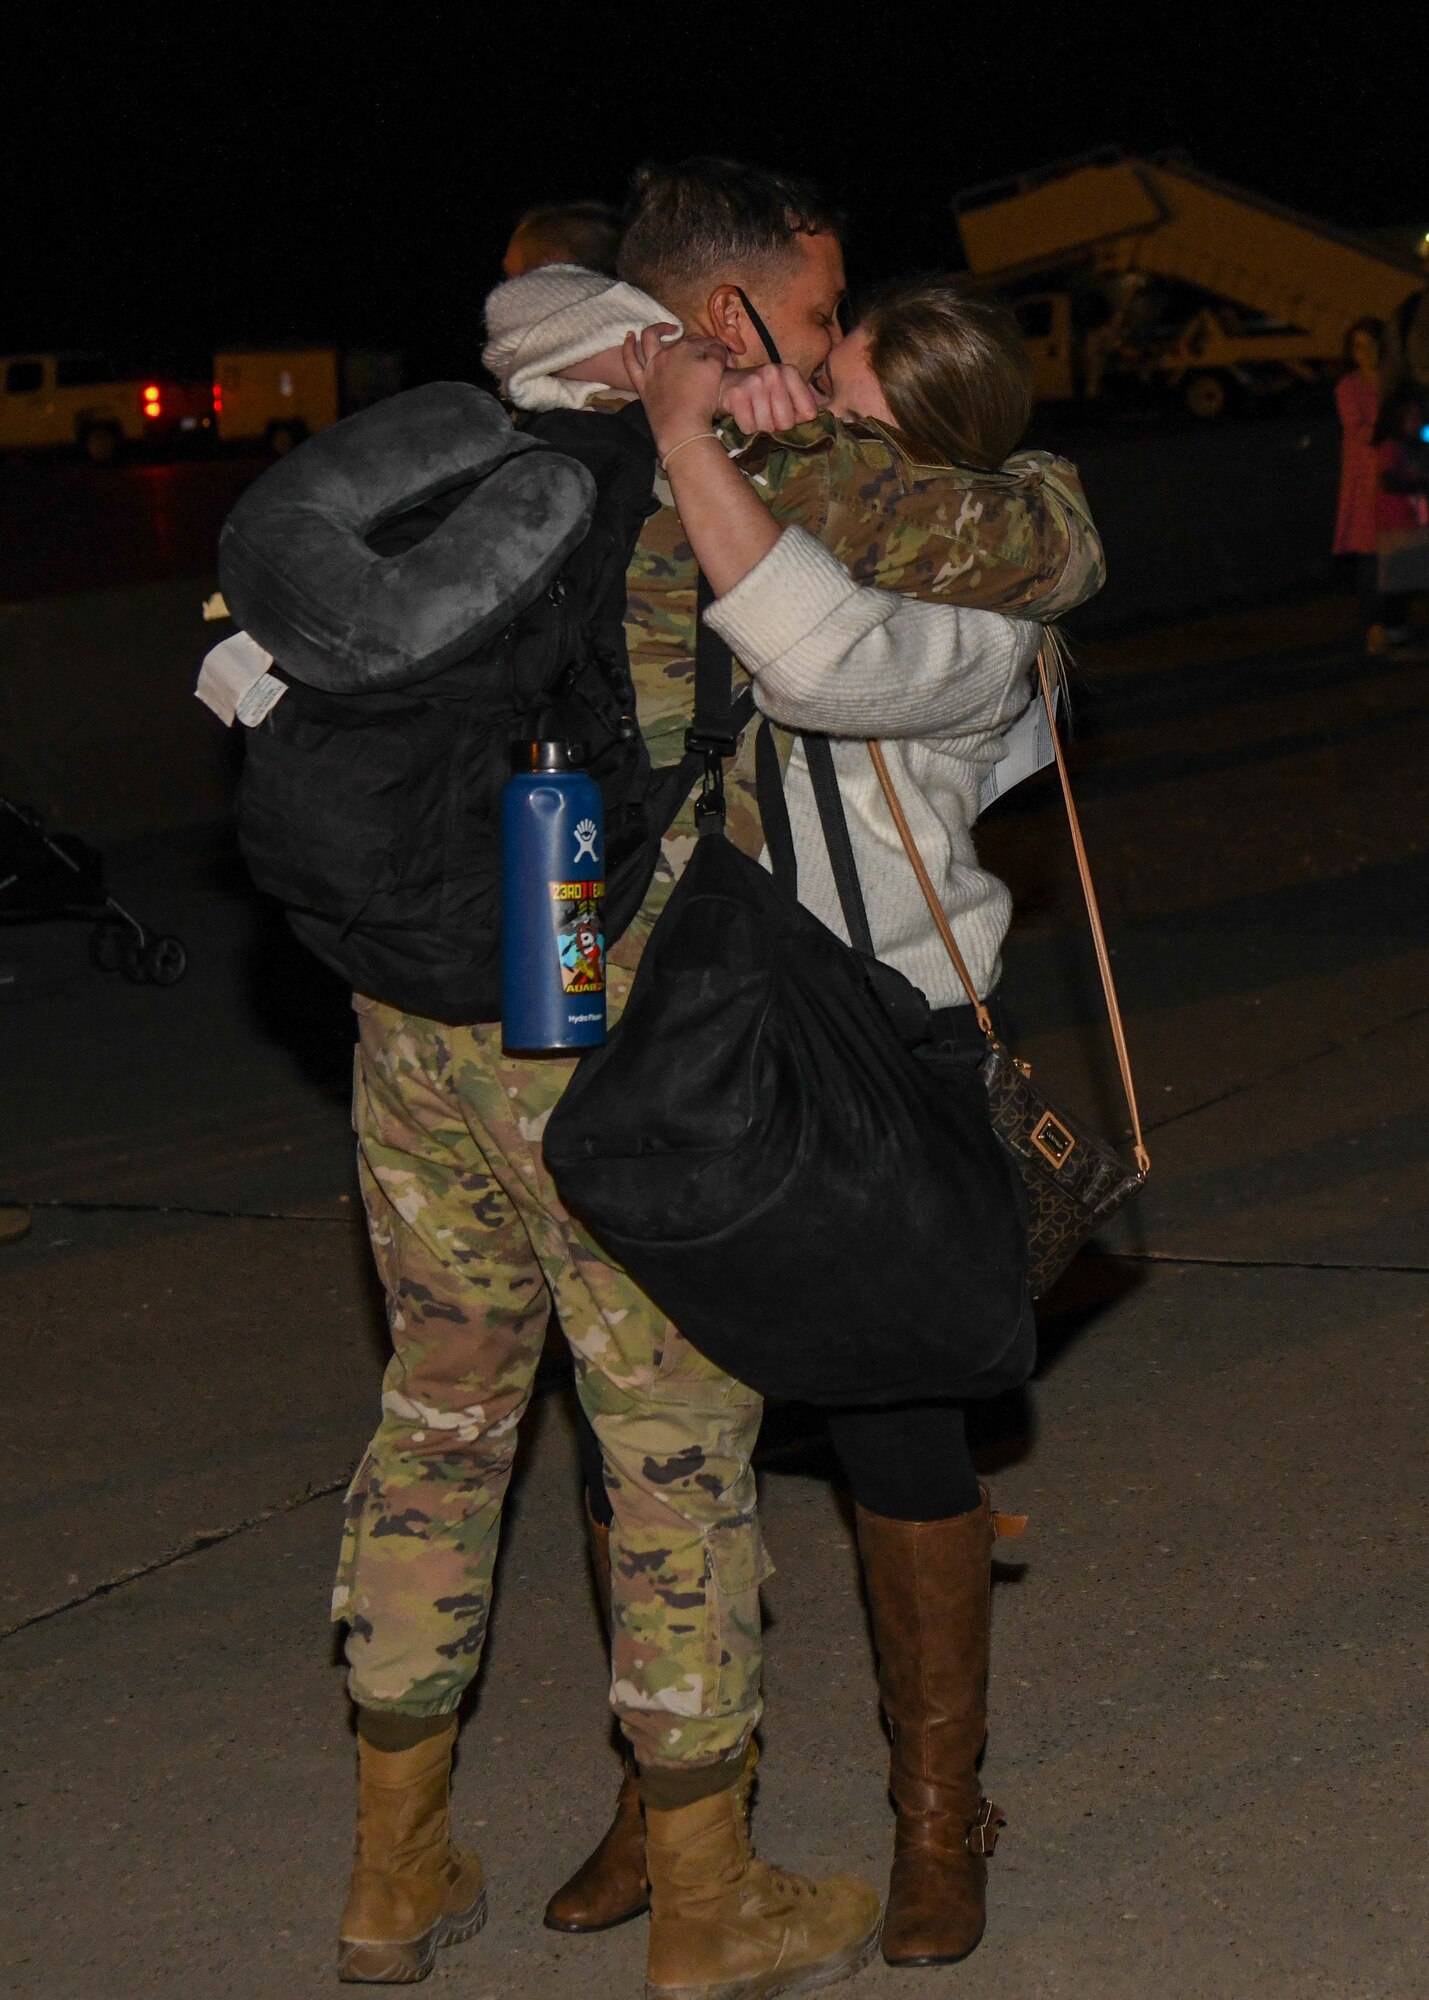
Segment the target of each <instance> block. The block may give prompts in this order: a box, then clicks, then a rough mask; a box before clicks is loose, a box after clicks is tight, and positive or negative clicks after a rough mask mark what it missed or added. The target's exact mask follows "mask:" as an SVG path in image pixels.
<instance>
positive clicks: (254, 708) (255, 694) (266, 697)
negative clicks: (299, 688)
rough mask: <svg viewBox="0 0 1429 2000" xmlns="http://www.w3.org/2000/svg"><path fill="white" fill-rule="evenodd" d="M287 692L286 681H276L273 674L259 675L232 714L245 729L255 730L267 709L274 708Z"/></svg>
mask: <svg viewBox="0 0 1429 2000" xmlns="http://www.w3.org/2000/svg"><path fill="white" fill-rule="evenodd" d="M287 692H288V683H287V682H286V681H280V680H278V679H277V678H276V677H275V676H274V675H273V674H260V675H259V676H258V678H257V680H256V681H254V683H253V685H252V687H251V688H249V690H248V692H247V694H246V695H244V697H243V699H242V701H240V702H239V704H238V706H237V708H236V709H235V710H234V714H235V715H236V716H237V717H238V720H239V721H240V722H241V723H242V724H243V726H244V728H245V729H256V728H257V727H258V725H259V723H260V722H261V721H262V720H263V718H264V716H265V715H266V714H267V713H268V711H269V709H270V708H276V707H277V705H278V703H279V702H280V701H281V700H282V699H283V696H284V695H285V694H286V693H287Z"/></svg>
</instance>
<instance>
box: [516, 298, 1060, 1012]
mask: <svg viewBox="0 0 1429 2000" xmlns="http://www.w3.org/2000/svg"><path fill="white" fill-rule="evenodd" d="M531 275H532V276H533V277H534V276H535V275H537V274H535V273H532V274H531ZM528 282H529V281H528V279H525V278H513V279H511V280H510V281H509V282H508V283H507V284H506V285H504V286H502V287H501V288H500V293H501V300H500V304H501V309H502V315H503V319H502V324H503V328H508V327H510V326H512V325H513V324H514V323H516V322H518V321H519V320H520V318H521V312H520V306H521V293H520V288H521V287H522V286H525V285H527V284H528ZM624 289H625V288H621V287H616V286H615V285H613V284H612V287H611V297H610V299H609V302H608V305H609V310H608V311H604V310H602V301H601V299H600V298H593V299H588V300H583V301H582V304H581V313H580V326H579V329H578V336H579V337H578V338H577V339H576V340H575V341H574V342H573V341H572V340H571V339H570V338H569V331H570V329H569V324H568V325H567V326H566V327H563V328H562V330H561V331H562V338H561V339H560V340H559V341H552V342H551V353H550V355H549V356H548V357H546V367H547V369H548V371H550V372H551V373H552V374H554V372H555V371H556V370H558V369H560V368H569V367H571V366H572V365H573V364H574V363H575V362H577V361H581V360H588V359H590V358H591V357H592V356H594V355H596V354H600V353H603V352H604V351H605V350H606V349H607V348H609V347H612V346H617V345H618V344H619V342H620V341H621V340H622V339H623V338H624V335H625V333H626V331H627V329H628V328H629V326H630V321H631V313H630V301H629V299H628V298H627V297H626V296H625V295H624ZM540 303H542V302H538V301H535V300H534V297H533V311H532V320H533V324H532V326H531V328H530V330H529V331H528V332H526V333H524V334H522V335H521V336H520V352H521V380H520V383H519V384H518V383H517V382H515V381H510V380H509V381H508V382H507V384H506V386H507V389H508V393H511V392H512V391H516V393H514V394H512V400H513V401H514V402H517V403H518V404H519V405H520V406H521V407H523V408H532V409H541V408H550V407H551V406H552V403H553V401H555V400H556V399H557V397H558V392H555V391H553V390H552V388H551V386H550V385H549V384H547V383H544V382H543V377H542V367H541V364H542V357H543V353H544V347H543V334H542V331H541V327H540V324H539V321H540V319H541V316H542V314H541V312H540V311H539V310H536V309H535V307H536V306H537V305H539V304H540ZM651 311H652V321H651V323H653V316H655V315H658V314H659V312H660V309H659V308H658V306H656V305H655V304H654V302H653V301H652V302H651ZM663 316H665V317H671V316H670V315H663ZM573 349H578V350H579V351H573ZM705 615H706V617H707V618H708V619H709V622H710V624H711V625H712V626H713V627H714V629H715V630H716V631H717V632H718V633H719V634H720V635H721V637H722V638H724V639H725V640H726V641H727V642H728V643H729V645H730V646H731V647H732V648H733V650H734V652H735V653H736V654H737V655H738V657H739V660H740V662H741V663H742V665H744V666H745V667H746V668H747V669H748V671H749V673H750V674H751V675H752V676H753V679H754V683H755V699H756V700H757V702H758V704H759V706H760V708H761V709H762V710H763V711H764V713H765V714H766V715H769V716H771V717H772V718H773V719H774V720H775V721H776V722H779V723H783V724H785V725H786V726H788V727H789V728H791V729H808V730H819V731H822V732H826V733H827V734H828V735H830V736H832V737H835V738H843V739H847V740H844V741H839V742H836V743H835V744H834V762H835V765H836V768H837V770H838V776H839V790H840V793H841V794H842V797H843V801H844V809H845V812H846V814H847V817H848V823H849V836H850V839H851V841H852V844H853V852H854V859H855V861H856V863H857V865H858V874H859V882H860V886H861V887H862V890H863V897H864V902H865V904H866V905H867V908H868V919H869V928H870V929H871V931H872V933H873V941H874V947H875V949H876V951H877V952H878V955H879V957H880V958H882V959H885V960H887V962H888V963H889V964H891V965H894V966H896V967H897V969H898V970H899V971H900V972H902V973H903V974H904V975H905V976H906V977H907V978H909V979H911V980H912V981H913V983H914V984H915V985H916V986H919V987H921V988H922V990H923V992H924V993H926V994H927V996H928V998H929V1000H930V1001H931V1002H932V1004H933V1005H934V1006H935V1007H949V1006H958V1005H960V1004H962V1003H963V1002H964V1001H965V1000H966V997H967V996H966V994H965V993H964V992H963V989H962V986H961V983H960V982H959V979H958V976H957V973H956V972H955V971H954V969H953V966H952V963H951V961H950V960H949V958H948V955H947V952H946V950H945V949H944V946H943V943H942V940H941V938H940V937H939V936H938V932H937V928H936V926H935V925H934V923H933V920H932V918H931V917H930V916H929V914H928V910H927V906H926V905H925V903H924V901H923V896H922V891H921V890H920V889H919V887H918V882H917V878H916V877H915V875H914V873H913V870H912V868H911V866H910V865H909V862H908V858H907V856H906V855H905V854H904V852H903V846H902V842H901V841H900V840H899V838H898V833H897V829H896V828H895V826H894V824H893V820H892V816H891V815H890V813H889V811H888V808H887V806H886V805H885V803H884V800H883V795H882V793H881V791H880V790H879V787H878V780H877V778H876V777H875V775H874V770H873V765H872V762H871V761H870V759H869V755H868V750H867V747H866V746H867V740H868V739H869V738H870V737H876V738H878V739H879V740H880V741H882V742H883V743H884V745H885V751H886V755H887V761H888V766H889V771H890V774H891V776H892V779H893V782H894V784H895V785H896V787H897V789H898V795H899V798H900V800H901V802H902V805H903V810H904V812H905V813H906V815H907V818H908V823H909V826H910V828H911V830H912V832H913V835H914V837H915V839H916V840H917V842H918V846H919V850H920V852H921V854H922V857H923V860H924V862H925V863H926V865H927V868H928V872H929V874H930V875H931V876H932V879H933V882H934V884H935V885H936V887H937V889H938V893H939V898H940V900H941V902H942V904H943V908H944V909H945V910H946V911H947V913H948V916H949V918H950V919H951V921H952V925H953V931H954V935H955V936H956V938H957V940H958V944H959V947H960V948H961V950H962V954H963V957H964V958H965V959H966V961H967V965H968V970H969V971H970V973H971V974H972V977H973V980H974V982H975V983H976V985H977V989H978V992H979V993H980V994H986V993H988V992H990V991H991V989H992V988H993V987H994V986H995V985H996V984H997V980H998V976H999V974H1000V971H1001V960H1000V953H1001V949H1002V941H1003V938H1004V937H1005V936H1006V935H1007V927H1008V924H1009V923H1010V921H1011V917H1012V900H1011V897H1010V896H1009V895H1008V892H1007V889H1006V887H1005V886H1004V884H1003V883H1001V882H1000V881H999V880H998V879H997V877H996V876H995V875H990V874H988V872H987V871H986V869H983V868H980V867H979V866H978V862H977V854H976V850H975V849H974V847H973V840H972V825H973V821H974V820H975V819H976V817H977V806H978V789H979V786H980V784H981V782H982V779H983V777H984V775H985V774H986V773H987V771H988V770H989V769H990V768H991V767H992V765H993V764H995V763H996V761H997V759H998V756H999V754H1000V753H1001V750H1002V744H1001V740H1000V739H1001V736H1002V732H1003V731H1004V730H1005V729H1006V728H1007V726H1008V724H1009V723H1011V722H1013V721H1015V720H1016V719H1017V717H1018V716H1019V715H1020V714H1021V713H1022V712H1023V710H1024V709H1025V708H1026V707H1027V704H1028V702H1029V701H1030V699H1031V693H1032V690H1031V681H1030V669H1031V666H1032V663H1033V661H1034V659H1035V658H1036V654H1037V646H1038V641H1039V639H1040V636H1041V634H1040V629H1039V628H1038V627H1037V626H1036V625H1034V624H1031V623H1030V622H1028V621H1026V620H1023V619H1014V618H1004V617H1002V616H1000V615H999V614H998V613H996V612H992V611H977V610H973V609H971V608H961V609H960V608H958V607H956V606H951V605H940V604H924V603H921V602H919V601H918V600H917V599H915V598H908V597H899V596H898V595H896V594H895V593H893V592H891V591H885V590H874V589H871V588H868V587H865V586H860V585H858V584H856V583H855V582H854V581H853V578H852V577H851V576H850V575H849V573H848V571H847V570H846V569H845V568H844V566H843V564H842V563H840V562H838V561H837V560H836V559H835V558H834V557H833V556H831V555H830V554H829V552H828V551H827V549H825V548H824V547H823V546H822V544H821V543H819V542H818V541H816V540H815V539H814V538H813V536H811V535H809V534H806V533H805V531H804V530H803V529H802V528H795V527H791V528H786V529H785V530H784V532H783V534H782V535H781V536H780V538H779V540H778V542H777V543H776V544H775V545H774V547H773V548H772V549H771V550H770V551H769V553H768V555H767V556H765V557H764V559H763V560H762V561H761V562H759V563H758V564H756V566H755V567H754V568H753V569H752V570H751V571H750V572H749V574H748V575H747V576H745V577H743V578H742V579H741V581H740V582H739V583H737V584H736V585H735V587H734V589H733V590H731V591H728V592H726V594H725V595H724V596H723V597H721V598H719V599H718V600H717V601H716V602H715V603H714V604H713V605H712V606H711V607H710V609H709V611H708V612H707V613H706V614H705ZM785 789H786V794H787V797H788V802H789V818H790V822H791V825H792V829H793V835H794V853H795V859H796V861H797V864H798V871H799V900H800V902H801V903H803V904H804V905H805V906H806V907H807V908H808V909H810V910H812V911H813V913H814V915H815V916H817V917H818V918H819V919H820V920H821V921H822V922H823V923H825V924H827V925H828V926H829V928H830V930H832V931H834V932H836V933H837V934H838V936H840V937H844V938H846V937H847V935H848V933H847V930H846V929H845V926H844V921H843V914H842V911H841V910H840V908H839V901H838V894H837V891H836V890H835V888H834V882H833V874H832V871H831V869H830V867H829V862H828V854H827V850H826V848H825V845H824V839H823V832H822V829H821V827H820V825H819V817H818V811H817V808H816V806H815V804H814V794H813V787H812V785H811V783H810V780H809V773H808V767H807V765H806V763H805V761H804V756H803V752H802V749H801V748H800V746H799V745H798V744H796V745H795V748H794V753H793V755H792V757H791V759H790V762H789V767H788V772H787V775H786V785H785Z"/></svg>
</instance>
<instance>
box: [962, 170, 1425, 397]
mask: <svg viewBox="0 0 1429 2000" xmlns="http://www.w3.org/2000/svg"><path fill="white" fill-rule="evenodd" d="M953 210H954V213H955V215H956V217H957V222H958V229H959V233H960V235H961V237H962V242H963V250H964V254H965V255H966V258H967V262H968V267H969V269H970V270H971V271H972V272H974V273H975V274H976V276H977V277H978V279H979V280H980V281H982V282H983V283H985V284H986V285H987V286H988V287H989V288H992V289H995V290H997V291H1000V292H1003V293H1006V294H1008V295H1009V296H1010V297H1011V298H1012V301H1013V304H1014V308H1015V310H1016V312H1017V316H1018V320H1019V323H1020V324H1021V326H1022V331H1023V337H1024V338H1025V340H1026V342H1027V346H1028V349H1029V351H1030V353H1031V355H1032V361H1033V368H1034V374H1035V383H1036V393H1037V395H1038V397H1039V400H1043V401H1048V402H1052V401H1066V400H1070V399H1072V398H1076V397H1088V398H1091V397H1097V396H1101V395H1103V394H1105V393H1106V392H1107V391H1108V389H1110V388H1112V387H1114V386H1117V385H1118V384H1125V383H1141V384H1143V385H1152V386H1156V387H1160V388H1162V389H1164V390H1166V391H1169V392H1170V393H1172V394H1174V395H1177V396H1179V397H1180V398H1181V399H1182V401H1183V402H1184V403H1185V405H1186V407H1187V408H1188V409H1189V410H1191V411H1192V412H1193V413H1194V414H1195V415H1196V416H1198V417H1204V418H1210V417H1216V416H1219V415H1220V414H1221V412H1222V411H1223V410H1225V409H1226V408H1228V407H1229V406H1230V405H1231V403H1232V402H1233V401H1237V400H1241V401H1243V400H1246V399H1250V398H1256V397H1263V396H1267V395H1273V394H1276V393H1278V392H1283V391H1284V390H1286V389H1289V388H1291V387H1293V386H1294V384H1296V383H1297V382H1313V381H1317V380H1320V379H1322V378H1324V377H1325V376H1327V375H1330V374H1332V373H1334V372H1335V370H1336V369H1337V368H1338V367H1339V365H1340V361H1341V356H1342V354H1343V350H1344V343H1345V336H1346V334H1347V333H1348V332H1349V329H1350V327H1351V326H1353V324H1354V323H1355V321H1356V320H1358V319H1362V318H1374V319H1381V320H1390V319H1392V318H1393V317H1394V316H1395V315H1396V314H1398V313H1400V312H1401V311H1402V310H1403V309H1404V308H1405V307H1406V305H1407V304H1408V302H1410V301H1411V300H1414V299H1415V298H1416V297H1417V296H1418V295H1420V294H1422V293H1423V291H1424V289H1425V284H1426V271H1425V267H1424V265H1423V264H1422V263H1420V262H1419V260H1418V259H1417V258H1415V257H1414V256H1412V255H1409V254H1406V253H1404V252H1402V251H1399V250H1396V249H1395V248H1393V247H1391V246H1390V245H1388V244H1386V243H1384V242H1381V241H1376V240H1374V239H1373V238H1370V237H1367V236H1357V235H1354V234H1352V233H1350V232H1349V231H1347V230H1342V229H1335V228H1332V227H1331V226H1330V225H1329V224H1327V223H1322V222H1316V221H1313V220H1312V219H1311V218H1310V217H1309V216H1305V215H1299V214H1297V213H1296V212H1295V211H1294V210H1293V209H1289V208H1282V207H1280V206H1278V205H1277V204H1276V203H1274V202H1269V201H1266V200H1264V199H1262V198H1261V196H1259V195H1256V194H1251V193H1249V192H1247V191H1246V190H1245V189H1244V188H1237V187H1232V186H1231V185H1230V184H1229V183H1228V182H1225V181H1219V180H1216V179H1214V178H1212V176H1211V175H1209V174H1205V173H1202V172H1201V171H1200V170H1199V169H1198V168H1196V167H1193V166H1192V165H1191V164H1190V162H1189V161H1188V160H1187V159H1186V158H1185V156H1184V155H1182V154H1179V153H1158V154H1155V155H1153V156H1152V157H1151V158H1150V159H1135V158H1132V157H1130V156H1129V155H1127V154H1125V153H1123V152H1121V151H1120V150H1119V149H1118V148H1116V147H1104V148H1102V149H1101V150H1100V151H1099V152H1096V153H1089V154H1086V155H1084V156H1082V157H1080V158H1077V159H1071V160H1059V161H1056V162H1054V163H1053V164H1052V165H1051V166H1046V167H1040V168H1037V169H1036V170H1035V171H1033V172H1031V173H1026V174H1021V175H1018V176H1016V177H1014V178H1013V179H1011V180H1006V181H996V182H989V183H987V184H986V185H984V186H981V187H975V188H968V189H965V190H964V191H963V192H962V193H961V194H958V195H955V196H954V198H953ZM1039 279H1040V280H1041V281H1042V282H1041V283H1039V282H1038V280H1039Z"/></svg>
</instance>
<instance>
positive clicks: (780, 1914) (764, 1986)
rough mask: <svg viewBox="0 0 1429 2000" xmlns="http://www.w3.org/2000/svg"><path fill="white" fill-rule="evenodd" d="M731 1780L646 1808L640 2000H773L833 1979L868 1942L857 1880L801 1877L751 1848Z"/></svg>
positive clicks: (872, 1901) (863, 1890) (740, 1795)
mask: <svg viewBox="0 0 1429 2000" xmlns="http://www.w3.org/2000/svg"><path fill="white" fill-rule="evenodd" d="M746 1792H747V1786H745V1785H743V1784H741V1785H737V1786H734V1787H731V1789H729V1790H728V1791H723V1792H715V1793H714V1794H713V1795H712V1796H711V1797H709V1798H705V1799H699V1800H697V1801H696V1802H695V1804H694V1805H689V1806H680V1807H678V1808H677V1809H676V1810H675V1811H673V1812H660V1811H657V1810H656V1809H655V1808H654V1807H652V1806H648V1805H647V1807H646V1808H645V1827H646V1854H647V1856H648V1860H649V1868H650V1907H651V1921H650V1955H649V1959H648V1961H647V1966H646V1980H645V2000H774V1996H775V1995H776V1994H780V1993H809V1992H812V1991H813V1990H814V1989H815V1988H816V1987H820V1986H832V1985H833V1984H834V1983H835V1981H837V1980H840V1979H845V1978H847V1977H848V1976H849V1975H850V1974H852V1973H855V1972H857V1971H859V1970H860V1969H861V1967H863V1966H865V1965H867V1964H868V1962H869V1960H870V1959H871V1958H872V1957H873V1955H874V1953H875V1951H876V1950H877V1949H878V1916H879V1912H878V1895H877V1892H876V1891H875V1890H874V1889H873V1888H872V1887H871V1886H870V1885H869V1884H868V1883H867V1882H864V1881H861V1880H860V1879H859V1877H858V1876H856V1875H829V1876H825V1877H823V1878H822V1879H821V1880H819V1881H813V1882H811V1881H808V1880H807V1879H806V1878H805V1877H804V1876H802V1875H788V1874H786V1873H785V1872H784V1870H783V1869H782V1868H774V1867H771V1866H770V1864H769V1863H768V1862H766V1861H758V1860H756V1859H755V1857H754V1855H753V1854H752V1853H751V1851H750V1846H749V1834H748V1829H747V1825H746V1817H745V1813H746V1805H745V1796H744V1795H745V1794H746Z"/></svg>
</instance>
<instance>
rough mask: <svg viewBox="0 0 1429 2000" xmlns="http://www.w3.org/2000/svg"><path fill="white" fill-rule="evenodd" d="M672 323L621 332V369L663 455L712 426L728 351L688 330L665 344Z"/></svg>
mask: <svg viewBox="0 0 1429 2000" xmlns="http://www.w3.org/2000/svg"><path fill="white" fill-rule="evenodd" d="M675 331H676V329H675V328H674V327H665V326H647V327H646V329H645V331H644V332H643V333H641V334H634V333H628V334H627V335H626V336H625V370H626V373H627V374H628V375H629V377H630V383H631V387H632V388H633V389H635V390H636V391H637V392H638V394H639V397H640V400H641V402H642V403H643V404H644V405H645V412H646V415H647V416H648V417H649V419H650V428H651V430H652V431H653V432H654V435H655V447H656V449H657V450H658V452H659V453H660V456H661V457H662V458H663V457H664V456H665V454H666V452H668V451H673V450H674V448H675V446H676V445H677V444H680V443H681V442H682V441H683V440H684V439H685V438H689V437H697V436H698V435H699V433H700V432H701V431H707V430H710V429H711V428H712V427H713V423H714V416H715V411H716V409H717V408H718V406H719V398H720V390H721V388H722V386H723V383H724V379H725V371H726V369H727V367H728V365H729V354H728V351H727V350H726V348H725V347H724V345H723V344H722V343H721V342H720V341H718V340H709V339H706V338H705V337H703V336H702V335H699V334H687V335H686V336H685V338H684V339H683V340H676V341H673V342H672V343H671V344H670V345H668V346H666V345H665V343H664V340H663V338H662V336H663V335H665V334H667V333H673V332H675Z"/></svg>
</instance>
